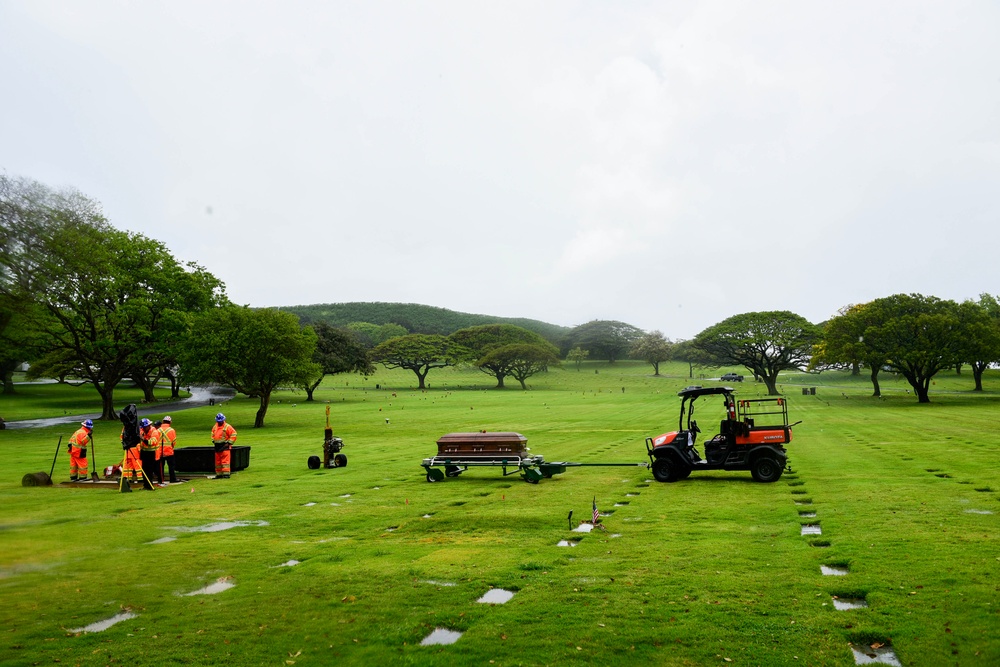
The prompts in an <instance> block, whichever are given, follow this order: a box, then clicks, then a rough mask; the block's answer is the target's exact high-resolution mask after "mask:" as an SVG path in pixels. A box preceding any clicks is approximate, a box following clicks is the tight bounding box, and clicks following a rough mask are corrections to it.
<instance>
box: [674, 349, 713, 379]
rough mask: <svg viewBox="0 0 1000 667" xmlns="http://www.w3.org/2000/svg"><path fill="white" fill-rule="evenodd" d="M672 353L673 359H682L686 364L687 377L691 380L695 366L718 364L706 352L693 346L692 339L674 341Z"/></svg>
mask: <svg viewBox="0 0 1000 667" xmlns="http://www.w3.org/2000/svg"><path fill="white" fill-rule="evenodd" d="M672 354H673V358H674V359H675V360H677V361H683V362H684V363H686V364H687V365H688V378H689V379H692V380H693V379H694V369H695V366H698V367H708V366H719V363H718V362H716V361H715V360H714V359H713V358H712V356H711V355H710V354H709V353H708V352H705V351H704V350H701V349H699V348H697V347H695V346H694V341H690V340H681V341H677V342H675V343H674V347H673V350H672Z"/></svg>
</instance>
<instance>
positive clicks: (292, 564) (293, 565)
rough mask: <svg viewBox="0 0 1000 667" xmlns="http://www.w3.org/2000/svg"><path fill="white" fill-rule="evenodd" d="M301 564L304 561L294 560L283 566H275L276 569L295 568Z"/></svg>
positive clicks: (286, 562)
mask: <svg viewBox="0 0 1000 667" xmlns="http://www.w3.org/2000/svg"><path fill="white" fill-rule="evenodd" d="M301 562H302V561H300V560H295V559H292V560H288V561H285V562H284V563H282V564H281V565H275V566H274V567H295V566H296V565H298V564H299V563H301Z"/></svg>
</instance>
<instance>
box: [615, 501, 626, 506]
mask: <svg viewBox="0 0 1000 667" xmlns="http://www.w3.org/2000/svg"><path fill="white" fill-rule="evenodd" d="M627 506H628V501H622V502H620V503H615V507H627Z"/></svg>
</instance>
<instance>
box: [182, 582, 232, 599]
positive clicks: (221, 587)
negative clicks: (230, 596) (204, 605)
mask: <svg viewBox="0 0 1000 667" xmlns="http://www.w3.org/2000/svg"><path fill="white" fill-rule="evenodd" d="M235 586H236V584H234V583H233V582H232V581H230V580H229V578H228V577H223V578H221V579H219V580H218V581H216V582H215V583H214V584H209V585H208V586H205V587H204V588H199V589H198V590H196V591H191V592H190V593H180V594H179V595H181V596H182V597H191V596H192V595H215V594H216V593H221V592H222V591H228V590H229V589H230V588H233V587H235Z"/></svg>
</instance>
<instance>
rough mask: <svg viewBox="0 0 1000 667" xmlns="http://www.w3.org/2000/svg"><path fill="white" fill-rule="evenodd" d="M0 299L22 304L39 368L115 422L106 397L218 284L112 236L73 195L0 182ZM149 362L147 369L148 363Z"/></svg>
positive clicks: (136, 242)
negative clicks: (71, 375) (58, 374)
mask: <svg viewBox="0 0 1000 667" xmlns="http://www.w3.org/2000/svg"><path fill="white" fill-rule="evenodd" d="M0 295H2V296H3V297H4V299H5V300H11V301H12V302H15V303H16V302H22V303H23V302H30V303H31V304H33V307H32V308H31V309H29V310H24V311H22V312H24V313H27V314H28V317H27V319H26V322H25V326H27V327H30V328H32V329H33V330H34V331H35V332H36V333H37V334H38V335H37V336H36V338H35V340H36V342H37V345H36V346H35V349H36V351H37V353H38V355H39V357H40V360H39V361H41V362H42V365H43V366H44V365H45V364H46V363H47V364H50V365H53V367H56V366H57V367H59V368H63V369H73V370H74V371H75V372H76V373H78V374H79V375H80V376H81V377H83V378H85V379H86V380H87V381H88V382H90V383H92V384H93V385H94V387H95V388H96V389H97V391H98V393H99V394H100V395H101V401H102V414H101V418H102V419H115V418H116V415H115V410H114V390H115V387H117V385H118V384H119V383H120V382H121V380H122V379H123V378H125V377H129V376H132V375H135V373H136V368H137V365H141V364H143V363H145V361H148V358H149V355H150V353H151V352H152V351H156V350H158V349H159V350H166V351H168V352H171V353H172V352H173V351H174V350H176V349H177V346H176V337H177V334H178V332H179V329H178V328H177V327H175V326H173V325H174V323H175V322H176V318H175V317H174V316H175V315H176V314H177V313H180V312H185V311H186V310H187V309H188V307H189V306H190V304H196V303H212V302H217V301H219V300H222V299H223V298H224V297H222V287H221V283H220V282H218V281H217V280H215V279H214V278H213V277H212V276H211V274H208V273H207V272H206V271H204V270H202V269H200V268H199V267H197V266H196V265H188V267H187V268H184V267H181V266H180V265H178V263H177V261H176V260H175V259H174V258H173V256H171V254H170V253H169V252H168V250H167V248H166V247H165V246H164V245H163V244H162V243H160V242H158V241H155V240H152V239H149V238H146V237H145V236H143V235H141V234H135V233H131V232H123V231H119V230H117V229H115V228H114V227H112V226H111V225H110V224H108V223H107V221H106V220H105V219H104V216H103V215H102V213H101V210H100V206H99V205H98V204H97V203H96V202H94V201H92V200H90V199H88V198H86V197H85V196H83V195H82V194H80V193H78V192H76V191H71V190H66V191H58V192H57V191H54V190H51V189H49V188H47V187H46V186H44V185H42V184H40V183H37V182H34V181H30V180H25V179H11V178H8V177H6V176H0ZM156 363H159V362H158V361H156V362H153V365H154V366H155V364H156Z"/></svg>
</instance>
